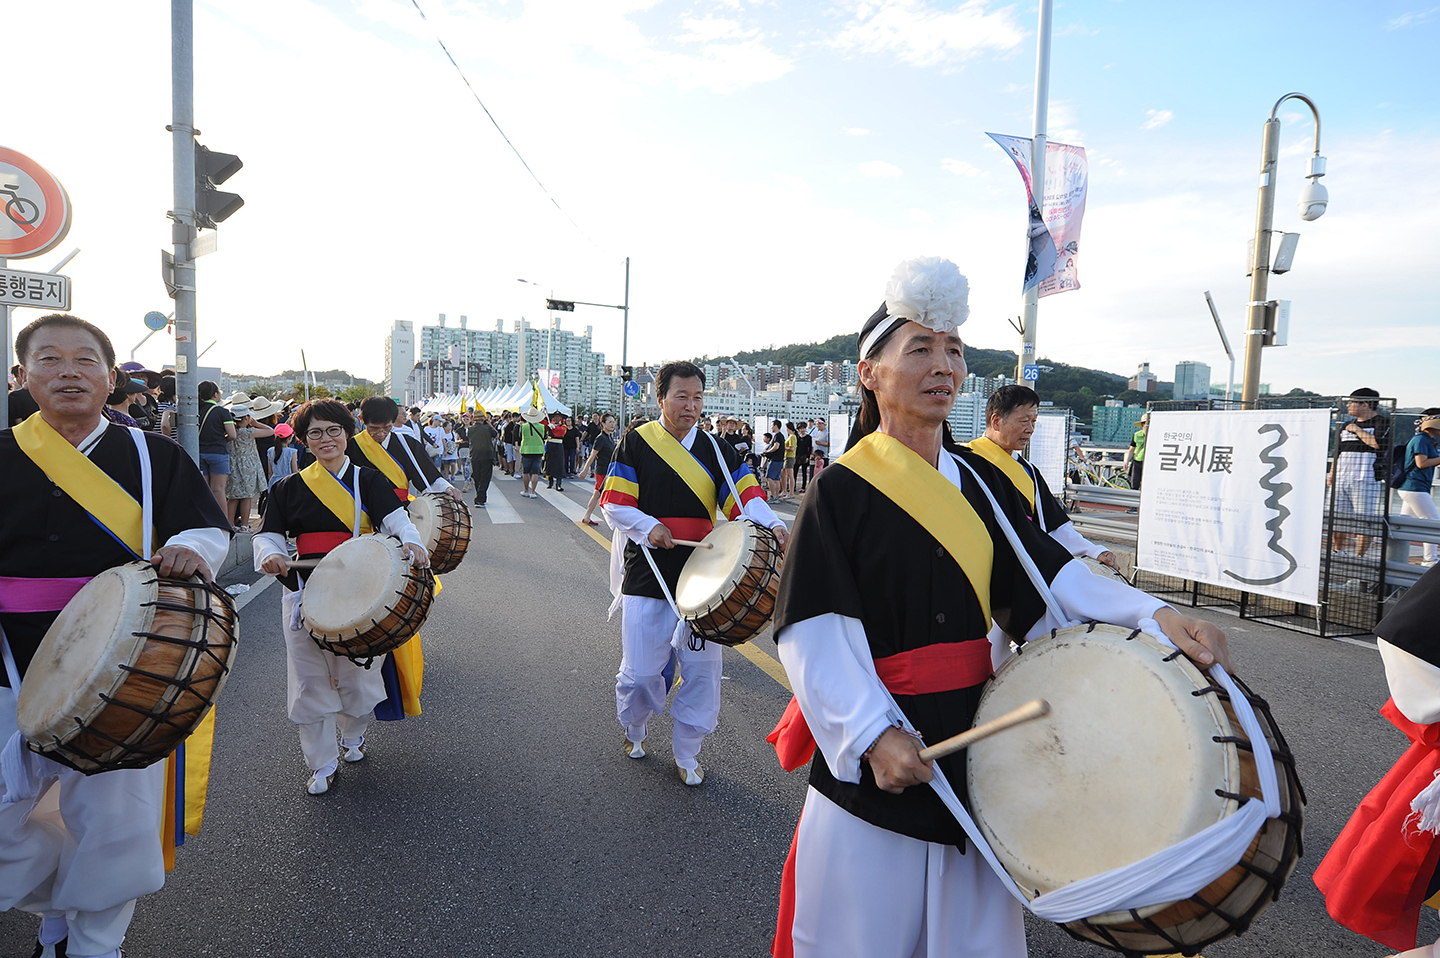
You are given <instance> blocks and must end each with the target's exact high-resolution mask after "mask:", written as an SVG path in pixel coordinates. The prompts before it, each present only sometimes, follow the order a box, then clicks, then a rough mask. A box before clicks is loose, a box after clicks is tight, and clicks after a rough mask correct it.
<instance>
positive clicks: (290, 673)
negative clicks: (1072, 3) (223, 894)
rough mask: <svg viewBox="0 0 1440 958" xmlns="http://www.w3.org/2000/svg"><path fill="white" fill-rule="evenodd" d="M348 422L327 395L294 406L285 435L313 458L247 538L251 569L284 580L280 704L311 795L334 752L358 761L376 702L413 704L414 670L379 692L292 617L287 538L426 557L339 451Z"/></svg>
mask: <svg viewBox="0 0 1440 958" xmlns="http://www.w3.org/2000/svg"><path fill="white" fill-rule="evenodd" d="M354 422H355V420H354V417H353V416H351V415H350V411H349V410H348V409H346V408H345V406H344V404H343V403H340V402H337V401H336V400H333V399H316V400H312V401H310V402H308V403H306V404H305V405H303V406H301V407H300V409H299V410H297V411H296V413H295V419H294V423H295V434H296V435H298V436H300V437H301V438H302V439H304V441H305V443H306V445H307V446H308V447H309V448H310V451H311V453H313V454H314V456H315V459H316V461H315V462H313V463H311V464H310V465H308V466H306V467H305V468H304V469H303V470H301V471H300V473H299V474H298V475H293V476H287V477H286V478H284V479H282V480H280V481H279V482H277V483H276V484H275V485H274V486H272V487H271V489H270V498H269V500H268V501H267V502H266V505H265V518H264V521H263V523H262V524H261V527H260V532H259V533H258V534H257V535H256V536H255V541H254V549H255V570H256V571H257V572H265V573H268V574H270V575H273V576H276V577H278V578H279V579H280V581H281V583H282V584H283V585H284V586H285V595H284V597H283V598H282V599H281V603H280V622H281V628H282V629H283V631H284V633H285V654H286V661H287V664H288V668H287V670H286V676H287V682H286V686H287V703H288V710H289V717H290V721H292V722H294V723H295V725H296V726H298V728H299V733H300V749H301V752H302V753H303V754H304V757H305V764H306V766H307V767H308V768H309V769H310V780H309V782H307V784H306V791H308V792H309V793H310V794H311V795H321V794H324V793H325V792H326V791H328V790H329V788H330V784H331V782H332V781H333V779H334V777H335V772H336V769H337V768H338V767H339V765H338V760H339V759H340V758H341V754H340V753H341V750H343V752H344V755H343V758H344V760H345V761H346V762H350V763H353V762H359V761H361V760H363V759H364V757H365V753H364V751H363V746H364V742H365V730H366V728H368V727H369V725H370V721H371V718H372V710H374V709H375V707H376V706H377V705H380V704H381V703H382V702H385V701H387V699H388V698H391V697H394V696H397V695H398V696H400V697H402V698H410V699H413V703H412V702H409V701H407V702H406V703H404V707H405V711H406V712H407V713H410V714H418V711H419V710H418V696H419V689H418V678H419V677H418V676H414V679H415V680H416V685H415V686H414V687H407V682H406V679H407V677H406V676H405V675H404V674H401V676H400V680H399V683H398V684H399V686H400V687H399V688H395V689H390V690H389V691H388V692H387V688H386V680H385V672H384V666H383V665H382V664H380V663H376V665H375V667H371V668H362V667H361V666H360V665H357V664H356V663H355V662H352V661H351V660H350V659H348V658H343V657H341V656H338V655H334V654H331V653H330V652H327V651H325V650H323V649H321V648H320V647H319V646H318V645H317V644H316V643H315V642H314V640H313V639H311V638H310V635H309V633H308V632H307V631H306V629H305V628H304V626H303V625H301V623H300V600H301V593H302V591H303V587H304V577H303V575H301V574H300V573H299V572H298V571H292V570H291V569H290V551H289V548H288V546H287V544H286V541H285V540H286V537H287V536H290V537H294V538H295V539H296V548H297V552H298V556H297V558H300V559H312V558H318V557H321V556H324V555H325V554H326V553H328V552H330V551H331V550H332V549H334V548H335V547H336V546H338V545H340V543H342V542H344V541H345V540H347V539H350V538H351V537H352V536H357V535H361V534H362V533H367V532H383V533H385V534H386V535H391V536H395V537H396V538H398V539H400V540H401V542H403V543H404V547H405V548H406V549H407V550H408V552H409V556H410V559H411V562H412V563H413V564H414V565H416V566H419V567H422V568H423V567H425V566H428V565H429V561H430V560H429V557H428V556H427V555H426V553H425V549H424V547H423V545H422V544H421V542H420V536H419V533H417V532H416V530H415V526H414V525H413V524H412V523H411V522H410V519H409V517H408V516H407V515H406V513H405V509H404V507H403V506H402V505H401V504H400V500H399V499H398V498H397V497H396V494H395V493H396V488H395V486H394V485H393V484H392V483H391V481H390V480H389V479H388V478H387V477H386V476H384V475H383V474H381V473H380V472H378V471H376V470H374V469H368V468H365V467H363V466H357V465H356V464H354V463H353V462H351V461H350V458H349V457H348V456H347V455H346V454H345V450H346V445H347V443H348V442H349V440H350V437H351V431H352V430H353V429H354ZM402 648H403V646H402ZM397 651H399V650H397ZM387 658H389V657H387ZM412 709H413V710H412ZM337 734H338V735H339V746H340V748H339V749H337V748H336V735H337Z"/></svg>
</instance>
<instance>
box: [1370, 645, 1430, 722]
mask: <svg viewBox="0 0 1440 958" xmlns="http://www.w3.org/2000/svg"><path fill="white" fill-rule="evenodd" d="M1375 644H1376V645H1377V646H1379V648H1380V661H1381V662H1382V663H1384V665H1385V681H1386V683H1388V684H1389V686H1390V697H1391V698H1393V699H1394V700H1395V707H1396V708H1398V709H1399V710H1400V714H1401V715H1404V716H1405V717H1406V718H1408V719H1409V720H1410V721H1412V722H1414V723H1415V724H1417V725H1433V724H1435V723H1436V722H1440V668H1436V667H1435V666H1433V665H1431V664H1430V663H1429V662H1426V661H1425V660H1424V659H1422V658H1419V657H1418V656H1415V655H1411V654H1410V653H1409V652H1406V651H1405V650H1404V649H1402V648H1399V647H1398V646H1395V645H1391V644H1390V643H1389V642H1386V641H1385V640H1384V639H1380V640H1379V641H1378V642H1376V643H1375Z"/></svg>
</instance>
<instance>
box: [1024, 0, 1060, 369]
mask: <svg viewBox="0 0 1440 958" xmlns="http://www.w3.org/2000/svg"><path fill="white" fill-rule="evenodd" d="M1051 5H1052V0H1040V29H1039V33H1038V35H1037V40H1036V45H1035V126H1034V128H1033V132H1032V136H1031V139H1030V192H1031V193H1032V194H1034V197H1035V205H1036V207H1037V208H1038V209H1039V210H1040V214H1041V216H1044V214H1045V143H1046V141H1047V139H1048V137H1047V136H1046V132H1045V131H1046V122H1047V120H1046V117H1047V113H1048V110H1049V106H1050V19H1051V17H1050V13H1051ZM1026 240H1027V243H1028V240H1029V234H1028V232H1027V234H1026ZM1027 249H1028V247H1027ZM1039 314H1040V284H1039V283H1036V284H1035V285H1034V286H1032V287H1031V288H1030V289H1028V290H1026V291H1025V300H1024V307H1023V311H1022V312H1021V314H1020V316H1021V319H1020V362H1019V364H1018V366H1017V367H1016V369H1015V381H1016V382H1017V383H1024V382H1025V367H1026V366H1029V365H1032V364H1034V362H1035V333H1036V330H1037V329H1038V328H1039V325H1040V319H1039ZM1038 385H1039V383H1038V382H1036V383H1034V384H1033V386H1038ZM1033 386H1032V388H1033ZM1037 391H1038V390H1037Z"/></svg>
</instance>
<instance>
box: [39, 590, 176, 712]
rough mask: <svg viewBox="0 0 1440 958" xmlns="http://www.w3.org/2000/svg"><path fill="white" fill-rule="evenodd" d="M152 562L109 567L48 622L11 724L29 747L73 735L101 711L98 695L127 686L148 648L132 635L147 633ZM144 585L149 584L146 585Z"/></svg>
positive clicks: (151, 618) (152, 598) (151, 614)
mask: <svg viewBox="0 0 1440 958" xmlns="http://www.w3.org/2000/svg"><path fill="white" fill-rule="evenodd" d="M155 580H156V576H155V570H154V569H153V568H151V566H150V565H149V563H140V562H136V563H132V564H130V565H123V566H117V567H115V568H113V569H106V570H105V571H104V572H102V573H100V574H99V575H97V576H96V577H95V578H93V579H91V580H90V581H89V582H87V583H85V585H84V587H82V588H81V589H80V591H79V592H77V593H75V596H74V598H72V599H71V600H70V601H69V602H68V603H66V605H65V608H64V609H63V610H61V612H60V616H59V618H57V619H56V620H55V621H54V623H52V624H51V626H50V628H49V630H48V631H47V632H46V633H45V637H44V638H43V639H42V640H41V641H40V647H39V649H38V650H37V651H36V653H35V657H34V658H33V659H31V660H30V666H29V668H28V669H26V672H25V681H24V682H23V683H22V684H21V686H20V695H19V699H18V701H17V702H16V711H15V720H16V724H17V726H18V727H19V729H20V732H21V734H22V735H24V736H25V737H26V738H27V739H30V740H32V741H34V740H38V739H40V738H41V737H43V736H45V735H46V733H47V732H48V731H54V730H60V729H73V728H75V727H76V722H75V720H76V719H80V720H82V721H85V722H88V721H89V720H90V719H92V718H93V717H94V714H95V713H98V712H100V711H102V710H104V708H105V707H106V706H105V701H104V700H103V699H102V698H101V697H100V696H101V695H102V694H103V695H109V694H112V693H113V692H114V691H115V689H116V688H117V687H118V686H120V685H121V684H122V683H123V682H124V681H125V673H124V672H123V671H122V670H121V669H120V666H122V665H133V664H134V662H135V659H136V658H138V657H139V655H140V652H141V650H142V649H144V647H145V642H146V640H145V638H144V637H143V636H136V635H133V634H132V633H134V632H148V631H150V627H151V623H152V622H153V621H154V618H155V610H154V608H153V607H151V606H150V603H153V602H154V601H155V597H156V595H157V594H158V592H159V587H158V585H157V584H156V581H155ZM147 583H148V584H147Z"/></svg>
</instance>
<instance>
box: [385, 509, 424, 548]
mask: <svg viewBox="0 0 1440 958" xmlns="http://www.w3.org/2000/svg"><path fill="white" fill-rule="evenodd" d="M380 531H381V532H383V533H385V534H386V535H387V536H394V537H395V538H397V539H399V540H400V541H401V542H403V543H405V544H406V545H412V546H419V547H420V548H422V549H424V548H425V543H424V542H422V541H421V540H420V531H419V530H418V529H416V528H415V523H413V522H411V521H410V515H409V513H407V512H406V511H405V510H404V509H395V510H393V511H392V512H389V513H387V514H386V515H385V518H384V519H381V520H380Z"/></svg>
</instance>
